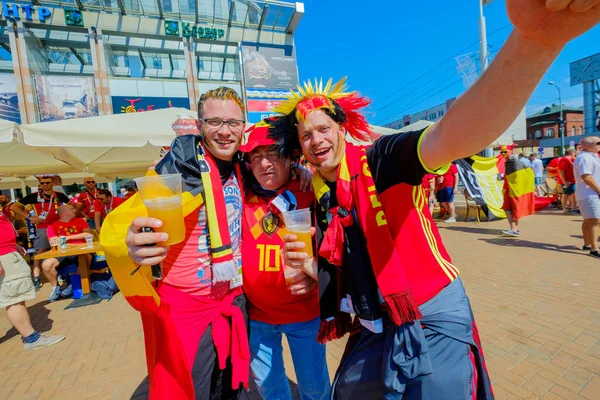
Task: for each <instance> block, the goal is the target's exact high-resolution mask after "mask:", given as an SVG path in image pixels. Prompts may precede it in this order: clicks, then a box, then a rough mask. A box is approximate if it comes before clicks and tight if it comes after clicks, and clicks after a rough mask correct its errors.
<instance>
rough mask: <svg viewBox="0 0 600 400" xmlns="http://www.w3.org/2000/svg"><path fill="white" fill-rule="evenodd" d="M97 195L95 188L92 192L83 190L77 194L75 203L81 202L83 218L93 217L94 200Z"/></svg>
mask: <svg viewBox="0 0 600 400" xmlns="http://www.w3.org/2000/svg"><path fill="white" fill-rule="evenodd" d="M97 195H98V190H97V189H96V190H94V191H92V192H89V191H87V190H84V191H83V192H81V193H80V194H79V197H77V203H78V204H79V203H81V204H82V205H83V208H82V209H81V212H82V213H83V216H84V217H85V218H94V210H95V209H96V208H95V202H96V196H97Z"/></svg>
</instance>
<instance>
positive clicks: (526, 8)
mask: <svg viewBox="0 0 600 400" xmlns="http://www.w3.org/2000/svg"><path fill="white" fill-rule="evenodd" d="M506 8H507V11H508V17H509V18H510V20H511V22H512V23H513V25H514V26H515V31H516V32H517V33H518V34H519V35H520V36H521V37H523V38H525V39H529V40H532V41H534V42H537V43H538V44H539V45H541V46H543V47H547V48H561V47H563V46H564V45H565V44H567V43H568V42H569V41H571V40H573V39H575V38H576V37H577V36H579V35H581V34H583V33H585V32H586V31H588V30H590V29H591V28H593V27H594V26H596V25H597V24H598V23H600V0H506Z"/></svg>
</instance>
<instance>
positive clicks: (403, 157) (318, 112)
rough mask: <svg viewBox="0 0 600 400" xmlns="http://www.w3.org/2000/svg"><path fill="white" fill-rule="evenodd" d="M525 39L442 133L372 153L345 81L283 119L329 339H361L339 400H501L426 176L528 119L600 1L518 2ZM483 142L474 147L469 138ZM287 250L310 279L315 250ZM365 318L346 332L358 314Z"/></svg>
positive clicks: (291, 242)
mask: <svg viewBox="0 0 600 400" xmlns="http://www.w3.org/2000/svg"><path fill="white" fill-rule="evenodd" d="M507 7H508V14H509V17H510V18H511V20H512V22H513V24H514V26H515V31H514V32H513V34H512V35H511V37H510V38H509V39H508V40H507V42H506V44H505V46H504V48H503V49H502V51H501V52H500V53H499V54H498V55H497V57H496V59H495V60H494V63H493V64H492V65H491V66H490V68H489V69H488V70H487V71H486V73H485V74H484V75H483V76H482V77H481V78H480V79H479V81H478V82H476V83H475V84H474V85H473V86H472V87H471V89H470V90H469V91H468V92H467V93H465V94H464V95H463V96H462V97H461V98H460V99H459V100H458V101H457V102H456V103H455V104H454V105H453V106H452V108H451V109H450V110H449V111H448V113H447V114H446V116H445V117H444V118H443V119H442V120H441V121H439V122H438V123H436V124H434V125H432V126H431V127H429V128H427V129H426V130H421V131H413V132H404V133H400V134H396V135H391V136H385V137H383V138H381V139H379V140H377V141H376V142H375V143H374V144H373V145H372V146H370V147H363V146H355V145H352V144H350V143H348V142H346V141H345V136H346V135H347V134H349V135H351V136H352V137H353V138H354V139H358V140H365V139H368V138H369V136H370V134H371V132H370V129H369V126H368V124H367V123H366V120H365V118H364V117H363V116H362V115H361V114H360V113H359V110H360V109H361V108H363V107H365V106H367V105H368V104H369V102H368V100H366V99H364V98H363V97H361V96H359V95H357V94H356V93H347V92H345V85H344V83H343V81H340V82H339V83H338V84H336V85H332V84H331V81H329V82H328V83H327V85H325V86H323V85H322V84H321V83H318V82H317V83H316V84H315V85H312V84H310V83H309V84H305V85H304V87H302V88H299V92H298V93H291V94H290V96H289V98H288V101H286V102H284V103H282V104H281V105H279V106H278V107H277V109H276V110H275V111H277V112H279V113H281V114H282V115H283V116H284V118H282V119H281V120H280V122H279V123H277V127H276V129H274V131H273V136H272V137H273V138H274V139H276V140H277V141H278V142H280V143H282V145H283V146H284V147H285V148H286V149H287V151H294V150H297V149H300V150H301V151H302V152H303V154H304V157H305V158H306V159H307V160H308V162H309V163H310V164H312V165H313V166H314V167H315V169H316V171H317V172H316V173H315V176H314V178H313V186H314V190H315V194H316V197H317V201H318V203H319V206H320V207H317V221H319V222H320V228H321V230H322V231H323V232H324V235H323V238H322V241H321V244H320V249H319V255H320V256H321V257H322V258H323V259H325V260H326V264H325V263H323V262H321V263H320V265H319V267H320V268H321V269H322V270H325V271H327V272H328V273H329V274H328V279H326V280H322V279H321V274H320V275H319V277H320V282H319V284H320V285H321V286H323V287H320V291H321V292H323V293H330V294H331V295H330V296H329V297H327V301H324V299H325V298H326V296H322V299H321V320H322V323H321V332H320V334H319V338H320V339H322V340H329V339H334V338H336V337H339V336H341V335H343V334H344V333H346V332H347V331H349V330H350V331H351V332H350V333H351V334H350V338H349V340H348V344H347V347H346V351H345V353H344V356H343V358H342V360H341V363H340V366H339V368H338V370H337V372H336V376H335V379H334V382H333V388H332V396H331V398H332V399H375V398H377V399H379V398H385V399H402V398H403V399H408V400H413V399H428V400H430V399H434V400H437V399H453V400H454V399H492V398H493V392H492V388H491V384H490V380H489V376H488V373H487V371H486V368H485V361H484V359H483V351H482V349H481V344H480V341H479V335H478V332H477V327H476V325H475V322H474V319H473V316H472V312H471V307H470V304H469V299H468V298H467V296H466V294H465V290H464V288H463V285H462V283H461V279H460V278H459V276H458V270H457V269H456V267H455V266H454V265H453V264H452V262H451V259H450V256H449V255H448V252H447V251H446V249H445V248H444V246H443V244H442V241H441V239H440V235H439V233H438V231H437V229H436V227H435V224H434V223H433V221H432V219H431V215H430V213H429V210H428V207H427V198H426V196H425V194H424V191H423V189H422V188H421V187H420V183H421V179H422V177H423V176H424V175H425V174H426V173H427V172H430V173H437V174H439V173H443V172H444V171H445V170H446V169H447V168H448V165H449V163H450V162H451V161H453V160H456V159H459V158H463V157H467V156H471V155H472V154H474V153H477V152H479V151H481V149H483V148H485V147H487V146H488V145H489V144H490V143H492V142H493V141H494V140H495V139H496V138H497V137H498V136H500V135H501V134H502V133H503V132H504V131H505V130H506V129H507V128H508V126H509V125H510V123H511V121H513V120H514V119H515V118H516V116H517V115H518V113H519V111H520V110H521V109H522V108H523V106H524V105H525V103H526V102H527V99H528V98H529V96H530V95H531V93H532V91H533V90H534V89H535V87H536V85H537V84H538V82H539V80H540V79H541V78H542V76H543V74H544V73H545V71H546V70H547V69H548V67H549V66H550V64H551V63H552V62H553V61H554V59H555V58H556V56H557V55H558V53H559V52H560V51H561V49H562V48H563V46H564V45H565V44H566V43H567V42H568V41H569V40H571V39H573V38H575V37H576V36H579V35H580V34H582V33H584V32H585V31H587V30H588V29H590V28H591V27H593V26H594V25H596V24H597V23H598V22H600V0H595V1H587V2H586V1H577V0H574V1H571V0H548V1H541V0H507ZM466 126H468V128H469V131H470V132H476V134H471V135H466V134H465V127H466ZM296 239H297V238H296V237H295V236H293V235H288V236H286V241H287V243H286V245H285V250H284V261H285V262H286V264H287V265H288V266H292V267H295V268H304V264H305V263H306V262H307V260H308V256H307V253H306V252H304V251H302V249H303V248H304V244H303V243H302V242H299V241H297V240H296ZM346 312H350V313H352V314H355V315H356V318H355V321H354V324H353V325H352V326H351V327H350V325H349V324H348V319H349V317H348V314H347V313H346Z"/></svg>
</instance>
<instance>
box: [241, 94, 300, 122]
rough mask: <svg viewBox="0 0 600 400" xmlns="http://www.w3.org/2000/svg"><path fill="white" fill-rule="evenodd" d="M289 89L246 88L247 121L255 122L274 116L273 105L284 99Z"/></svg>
mask: <svg viewBox="0 0 600 400" xmlns="http://www.w3.org/2000/svg"><path fill="white" fill-rule="evenodd" d="M288 94H289V90H256V89H255V90H252V89H248V90H246V98H247V104H248V122H249V123H252V124H255V123H257V122H260V121H261V120H263V119H265V118H269V117H272V116H274V115H275V114H274V113H272V111H271V110H272V109H273V107H275V106H277V105H279V104H280V103H281V102H282V101H284V100H285V99H286V97H287V96H288Z"/></svg>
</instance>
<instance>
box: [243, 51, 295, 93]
mask: <svg viewBox="0 0 600 400" xmlns="http://www.w3.org/2000/svg"><path fill="white" fill-rule="evenodd" d="M242 51H243V54H244V77H245V83H246V87H248V88H267V89H295V88H296V86H298V67H297V64H296V50H295V48H294V47H293V46H283V47H262V46H249V45H244V46H242Z"/></svg>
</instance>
